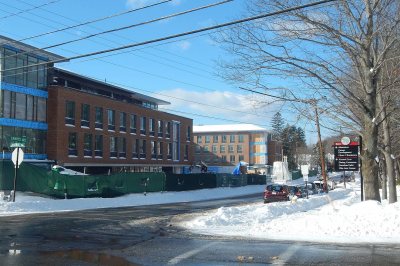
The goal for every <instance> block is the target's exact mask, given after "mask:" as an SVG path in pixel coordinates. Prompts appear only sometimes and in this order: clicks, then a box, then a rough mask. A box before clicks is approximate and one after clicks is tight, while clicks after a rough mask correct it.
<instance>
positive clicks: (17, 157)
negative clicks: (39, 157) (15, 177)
mask: <svg viewBox="0 0 400 266" xmlns="http://www.w3.org/2000/svg"><path fill="white" fill-rule="evenodd" d="M23 160H24V152H23V151H22V149H21V148H16V149H14V151H13V152H12V154H11V161H12V162H13V163H14V166H15V168H18V167H19V166H20V165H21V163H22V161H23Z"/></svg>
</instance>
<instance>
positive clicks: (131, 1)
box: [126, 0, 181, 8]
mask: <svg viewBox="0 0 400 266" xmlns="http://www.w3.org/2000/svg"><path fill="white" fill-rule="evenodd" d="M152 3H155V2H154V1H152V0H126V6H127V7H128V8H140V7H144V6H146V5H149V4H152ZM170 4H171V5H174V6H177V5H180V4H181V0H173V1H172V2H171V3H170Z"/></svg>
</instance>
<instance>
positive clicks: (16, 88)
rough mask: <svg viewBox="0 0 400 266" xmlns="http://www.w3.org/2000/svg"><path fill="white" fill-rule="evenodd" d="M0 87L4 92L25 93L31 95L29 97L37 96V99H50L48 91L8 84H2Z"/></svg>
mask: <svg viewBox="0 0 400 266" xmlns="http://www.w3.org/2000/svg"><path fill="white" fill-rule="evenodd" d="M0 87H1V89H2V90H7V91H13V92H19V93H23V94H29V95H33V96H37V97H43V98H46V99H47V98H48V97H49V94H48V93H47V91H42V90H38V89H33V88H29V87H24V86H20V85H16V84H10V83H7V82H1V83H0Z"/></svg>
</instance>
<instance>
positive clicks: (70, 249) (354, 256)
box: [0, 195, 400, 266]
mask: <svg viewBox="0 0 400 266" xmlns="http://www.w3.org/2000/svg"><path fill="white" fill-rule="evenodd" d="M257 201H261V198H260V195H253V196H247V197H239V198H235V199H224V200H214V201H203V202H193V203H178V204H166V205H153V206H142V207H129V208H113V209H97V210H88V211H78V212H64V213H48V214H36V215H21V216H12V217H0V234H1V236H2V237H1V238H0V265H116V266H119V265H267V264H277V265H400V245H393V244H392V245H370V244H368V243H365V244H354V245H340V244H318V243H306V242H293V241H270V240H253V239H246V238H235V237H222V236H205V235H197V234H194V233H191V232H190V231H186V230H185V229H183V228H180V227H179V226H178V225H179V221H182V220H185V219H188V218H189V217H191V216H193V215H198V213H201V212H204V211H207V210H210V209H213V208H217V207H220V206H229V205H235V204H245V203H248V202H257Z"/></svg>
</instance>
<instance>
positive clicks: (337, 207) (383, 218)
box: [182, 183, 400, 243]
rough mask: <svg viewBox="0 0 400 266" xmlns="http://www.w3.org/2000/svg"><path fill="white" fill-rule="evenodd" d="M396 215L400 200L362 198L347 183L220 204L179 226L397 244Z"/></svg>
mask: <svg viewBox="0 0 400 266" xmlns="http://www.w3.org/2000/svg"><path fill="white" fill-rule="evenodd" d="M352 184H353V185H355V184H354V183H352ZM349 185H350V184H348V187H349ZM399 218H400V203H395V204H390V205H389V204H387V202H386V201H384V202H383V203H382V204H381V203H379V202H376V201H365V202H360V194H359V193H358V191H357V187H351V188H349V189H344V188H339V189H336V190H333V191H330V192H329V194H328V195H313V196H310V198H309V199H298V200H297V201H296V202H276V203H270V204H263V203H261V202H260V203H256V204H251V205H247V206H240V207H222V208H219V209H218V210H216V211H214V212H210V213H208V214H207V215H205V216H201V217H197V218H195V219H193V220H191V221H188V222H184V223H182V225H183V226H184V227H186V228H189V229H191V230H193V231H194V232H197V233H201V234H208V235H229V236H240V237H249V238H261V239H275V240H294V241H316V242H339V243H354V242H365V243H370V242H373V243H399V242H400V219H399Z"/></svg>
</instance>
